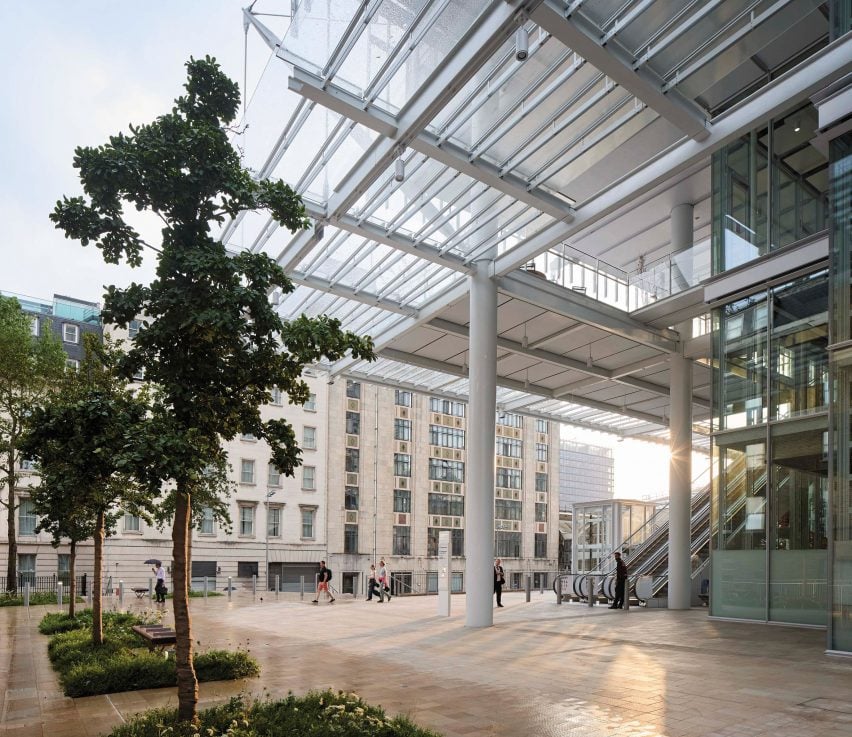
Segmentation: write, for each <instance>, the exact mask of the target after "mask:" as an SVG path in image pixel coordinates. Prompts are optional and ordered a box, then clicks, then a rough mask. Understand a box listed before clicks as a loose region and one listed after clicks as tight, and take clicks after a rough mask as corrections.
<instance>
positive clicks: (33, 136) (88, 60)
mask: <svg viewBox="0 0 852 737" xmlns="http://www.w3.org/2000/svg"><path fill="white" fill-rule="evenodd" d="M244 4H246V2H240V1H239V0H145V2H129V0H110V1H109V2H106V1H104V0H75V1H74V2H69V1H68V0H32V1H30V0H27V1H26V2H12V0H2V1H0V69H2V70H3V79H4V87H5V89H6V98H5V104H4V106H3V114H2V116H0V222H2V223H3V224H4V230H5V232H4V234H3V237H2V240H0V289H2V290H3V291H5V292H15V293H18V294H24V295H28V296H32V297H38V298H45V299H50V298H52V296H53V295H54V294H65V295H69V296H72V297H78V298H81V299H86V300H90V301H93V302H101V301H102V295H103V293H104V285H107V284H117V285H120V286H123V285H125V284H128V283H130V282H131V281H140V282H147V281H149V280H150V278H151V276H152V273H153V270H152V264H151V259H148V260H147V263H145V264H143V267H142V268H140V269H129V268H128V267H126V266H118V267H117V266H111V265H106V264H104V263H103V261H102V258H101V254H100V251H98V250H97V249H96V248H95V247H94V246H89V247H86V248H83V247H82V246H80V245H79V243H77V242H75V241H68V240H66V239H65V237H64V235H63V234H62V233H61V232H60V231H58V230H55V229H54V227H53V223H51V222H50V220H49V219H48V214H49V213H50V211H51V210H52V209H53V207H54V205H55V203H56V201H57V200H58V199H60V198H61V197H62V195H68V196H74V195H77V194H80V193H81V192H80V186H79V182H78V179H77V176H76V171H75V170H74V168H73V166H72V162H73V156H74V148H75V147H76V146H78V145H99V144H101V143H104V142H106V140H107V138H108V136H110V135H112V134H115V133H118V132H119V131H127V126H128V124H129V123H131V122H133V123H144V122H148V121H150V120H152V119H153V118H155V117H156V116H157V115H159V114H162V113H164V112H166V111H168V110H169V109H170V107H171V104H172V101H173V100H174V98H175V97H177V96H178V95H179V94H180V93H181V91H182V90H181V85H182V83H183V81H184V80H185V70H184V67H183V65H184V63H185V62H186V61H187V60H188V59H189V57H190V56H196V57H199V56H204V55H205V54H210V55H212V56H215V57H216V58H217V60H218V61H219V62H220V63H221V64H222V67H223V69H224V71H225V72H226V73H227V74H228V75H229V76H230V77H231V78H232V79H235V80H237V81H238V82H239V83H240V86H241V87H242V80H243V69H244V65H243V58H244V39H245V35H244V32H243V25H242V6H243V5H244ZM267 4H269V3H267ZM278 5H279V6H281V7H283V8H285V9H287V8H289V2H281V3H278ZM256 36H257V34H255V33H253V32H252V33H250V37H251V39H252V45H251V46H250V58H249V69H250V71H252V70H259V69H260V68H262V65H263V64H265V63H266V61H267V59H268V50H266V49H265V47H261V46H260V45H259V44H258V43H257V42H256V40H255V39H256ZM256 76H257V74H255V75H254V77H255V78H256ZM249 86H251V84H250V85H249ZM144 228H145V230H146V232H145V235H146V236H148V235H149V233H150V235H151V237H153V238H155V239H156V237H157V232H156V229H152V226H151V225H150V224H147V225H145V226H144Z"/></svg>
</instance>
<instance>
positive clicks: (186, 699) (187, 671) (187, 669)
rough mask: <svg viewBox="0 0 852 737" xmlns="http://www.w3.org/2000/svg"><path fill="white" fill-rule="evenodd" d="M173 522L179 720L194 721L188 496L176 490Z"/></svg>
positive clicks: (195, 698) (195, 692) (195, 681)
mask: <svg viewBox="0 0 852 737" xmlns="http://www.w3.org/2000/svg"><path fill="white" fill-rule="evenodd" d="M175 495H176V503H175V521H174V527H173V528H172V543H173V547H172V586H173V587H174V594H173V598H172V604H173V605H174V611H175V635H176V637H175V640H176V642H175V660H176V663H175V664H176V666H177V686H178V721H181V722H193V721H195V719H196V717H197V713H196V711H197V706H198V679H197V678H196V677H195V666H194V665H193V662H192V622H191V621H190V616H189V602H188V598H189V595H188V585H187V583H188V581H187V561H188V560H189V539H190V538H189V523H190V498H189V494H188V493H184V492H181V491H180V490H178V491H177V492H176V494H175Z"/></svg>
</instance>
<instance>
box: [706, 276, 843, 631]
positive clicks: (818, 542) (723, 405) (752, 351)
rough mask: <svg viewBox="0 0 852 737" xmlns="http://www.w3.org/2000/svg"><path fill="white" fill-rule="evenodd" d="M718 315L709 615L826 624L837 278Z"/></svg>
mask: <svg viewBox="0 0 852 737" xmlns="http://www.w3.org/2000/svg"><path fill="white" fill-rule="evenodd" d="M716 319H717V327H718V332H717V339H716V348H715V353H716V360H717V362H718V367H719V370H718V371H717V372H716V375H715V379H714V381H715V389H714V391H715V403H714V404H715V412H716V421H715V427H716V432H715V435H714V463H715V467H716V473H715V479H714V495H713V505H714V512H713V525H714V527H713V548H712V550H713V552H712V555H713V562H712V575H713V597H712V598H711V608H712V613H713V614H714V615H716V616H723V617H737V618H744V619H759V620H769V621H777V622H792V623H799V624H825V622H826V612H827V610H828V607H827V604H828V601H827V597H828V568H827V563H828V555H827V547H828V526H827V521H828V434H827V429H828V400H829V393H828V392H829V377H828V272H827V271H825V270H824V269H823V270H820V271H817V272H814V273H812V274H808V275H805V276H801V277H799V278H796V279H792V280H790V281H788V282H784V283H781V284H777V285H773V286H770V287H768V288H765V289H763V290H761V291H760V292H758V293H756V294H754V295H751V296H749V297H747V298H744V299H741V300H738V301H737V302H734V303H731V304H729V305H725V306H724V307H722V308H721V309H720V310H719V311H718V313H717V316H716Z"/></svg>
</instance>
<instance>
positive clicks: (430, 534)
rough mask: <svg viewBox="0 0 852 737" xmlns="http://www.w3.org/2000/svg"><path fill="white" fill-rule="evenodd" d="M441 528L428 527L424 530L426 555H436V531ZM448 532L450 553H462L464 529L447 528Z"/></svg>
mask: <svg viewBox="0 0 852 737" xmlns="http://www.w3.org/2000/svg"><path fill="white" fill-rule="evenodd" d="M443 531H444V530H443V528H440V527H429V528H428V529H427V531H426V555H431V556H435V555H438V533H439V532H443ZM448 532H449V533H450V555H455V556H462V555H464V530H448Z"/></svg>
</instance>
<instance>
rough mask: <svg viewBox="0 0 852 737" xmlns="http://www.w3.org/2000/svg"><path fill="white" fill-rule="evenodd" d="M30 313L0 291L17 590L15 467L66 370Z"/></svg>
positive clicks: (0, 416)
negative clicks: (37, 407)
mask: <svg viewBox="0 0 852 737" xmlns="http://www.w3.org/2000/svg"><path fill="white" fill-rule="evenodd" d="M31 328H32V318H31V317H30V316H29V315H26V314H25V313H24V312H23V311H22V310H21V306H20V304H19V303H18V300H16V299H14V298H9V297H3V296H0V473H2V475H3V479H4V488H5V489H6V498H5V500H4V499H3V498H2V497H0V506H4V507H6V511H7V528H8V533H9V559H8V565H7V568H6V589H7V590H8V591H10V592H15V591H16V590H17V578H18V540H17V532H16V525H15V512H16V511H17V509H18V502H17V500H16V498H15V486H16V484H17V483H18V474H17V473H16V469H17V468H18V466H19V461H20V460H21V458H22V456H21V453H20V450H19V443H20V439H21V436H22V435H23V433H24V432H25V430H26V428H27V426H28V425H29V424H30V423H29V414H30V411H31V409H32V407H33V406H34V404H35V403H37V402H38V401H40V400H41V399H42V398H43V397H45V396H46V395H47V393H48V392H49V391H50V390H51V388H52V387H53V386H54V385H55V384H56V382H57V381H58V380H59V379H60V377H61V376H62V372H63V371H64V369H65V352H64V351H63V350H62V344H61V343H60V342H59V340H57V339H56V338H54V336H53V334H52V333H51V331H50V330H42V331H41V335H40V336H39V337H38V338H34V337H33V334H32V329H31Z"/></svg>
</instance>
